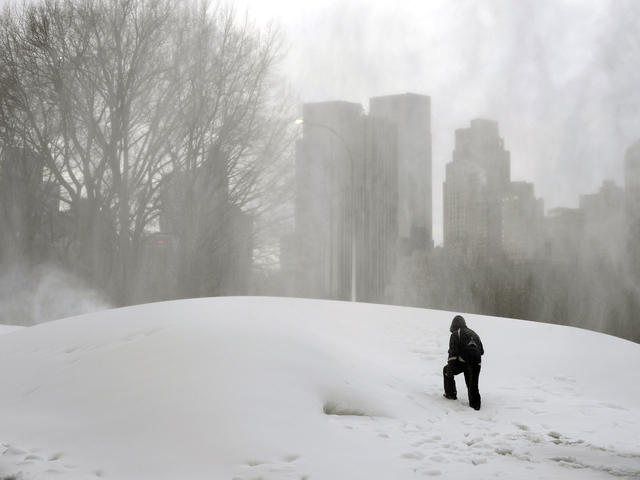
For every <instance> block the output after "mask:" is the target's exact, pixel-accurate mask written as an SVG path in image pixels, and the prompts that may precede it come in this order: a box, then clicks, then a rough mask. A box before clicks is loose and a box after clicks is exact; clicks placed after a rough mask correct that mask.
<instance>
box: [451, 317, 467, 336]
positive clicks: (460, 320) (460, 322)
mask: <svg viewBox="0 0 640 480" xmlns="http://www.w3.org/2000/svg"><path fill="white" fill-rule="evenodd" d="M466 326H467V322H465V321H464V317H463V316H462V315H456V316H455V317H453V320H452V321H451V328H450V329H449V331H450V332H451V333H453V332H455V331H456V330H458V329H459V328H462V327H466Z"/></svg>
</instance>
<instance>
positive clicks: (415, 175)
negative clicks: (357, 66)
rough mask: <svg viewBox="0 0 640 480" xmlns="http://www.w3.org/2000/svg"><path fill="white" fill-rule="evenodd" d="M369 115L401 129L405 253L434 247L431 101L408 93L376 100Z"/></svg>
mask: <svg viewBox="0 0 640 480" xmlns="http://www.w3.org/2000/svg"><path fill="white" fill-rule="evenodd" d="M369 113H370V114H371V115H372V116H376V117H384V118H388V119H389V120H391V121H393V122H394V123H395V124H396V125H397V127H398V177H397V181H398V229H399V235H400V242H401V246H402V251H403V252H404V253H405V254H410V253H411V252H412V251H413V250H416V249H418V250H425V249H430V248H432V247H433V233H432V190H431V183H432V182H431V99H430V98H429V97H428V96H426V95H417V94H414V93H405V94H400V95H387V96H381V97H373V98H371V99H370V101H369Z"/></svg>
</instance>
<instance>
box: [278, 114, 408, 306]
mask: <svg viewBox="0 0 640 480" xmlns="http://www.w3.org/2000/svg"><path fill="white" fill-rule="evenodd" d="M303 116H304V117H303V118H304V124H303V125H304V127H303V128H304V130H303V137H302V139H301V140H299V141H298V143H297V145H296V200H295V233H294V234H293V236H291V237H288V238H285V239H283V242H282V248H283V251H282V252H281V255H282V256H283V257H284V260H283V262H282V264H283V265H286V266H287V267H288V270H290V271H291V270H293V276H294V277H295V288H294V291H295V294H296V295H300V296H308V297H314V298H331V299H341V300H348V299H350V298H351V294H352V291H351V289H352V279H353V276H352V265H353V263H352V260H353V258H354V257H353V253H354V252H355V259H356V262H355V269H356V275H355V279H356V282H355V283H356V286H355V291H356V292H357V299H358V300H362V301H372V302H375V301H380V300H381V298H382V294H383V291H384V287H385V285H386V283H387V281H388V276H389V275H390V274H391V269H392V267H393V253H394V252H395V249H396V243H397V241H396V238H397V219H396V217H397V216H396V208H397V179H396V172H397V170H396V169H397V165H396V126H395V124H393V123H392V122H391V121H389V120H387V119H382V118H375V117H373V116H364V114H363V110H362V107H361V106H360V105H358V104H354V103H349V102H322V103H310V104H305V105H304V106H303ZM287 257H288V258H287ZM291 258H295V261H291Z"/></svg>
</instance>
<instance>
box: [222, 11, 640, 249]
mask: <svg viewBox="0 0 640 480" xmlns="http://www.w3.org/2000/svg"><path fill="white" fill-rule="evenodd" d="M233 5H234V6H235V7H236V8H238V9H239V10H241V11H243V10H244V9H246V10H247V12H248V15H249V17H250V18H252V19H255V20H256V22H258V23H259V24H265V23H267V22H268V21H269V20H273V21H275V22H276V24H277V25H279V26H280V28H281V29H282V31H283V33H284V34H285V36H286V40H287V43H288V47H289V51H288V55H287V57H286V58H285V61H284V64H283V68H282V69H281V74H282V75H283V77H284V79H286V80H287V81H289V82H290V83H291V86H292V89H293V91H294V93H295V94H296V95H297V99H298V102H299V103H300V104H301V103H303V102H315V101H326V100H347V101H353V102H358V103H361V104H363V105H366V103H367V101H366V99H367V98H369V97H372V96H377V95H388V94H393V93H403V92H414V93H419V94H424V95H429V96H430V97H431V104H432V118H431V120H432V138H433V221H434V225H433V228H434V240H435V241H436V244H441V243H442V182H443V181H444V168H445V164H446V163H447V162H449V161H450V160H451V153H452V150H453V144H454V131H455V130H456V129H457V128H463V127H465V126H466V125H468V123H469V121H470V120H471V119H474V118H488V119H492V120H496V121H497V122H498V123H499V126H500V130H501V132H502V135H503V137H504V140H505V148H506V149H507V150H509V151H510V152H511V158H512V178H513V179H514V180H524V181H529V182H533V183H534V184H535V189H536V190H535V192H536V196H538V197H542V198H543V199H544V201H545V209H546V210H547V211H548V210H549V209H551V208H553V207H557V206H567V207H577V206H578V202H579V196H580V195H581V194H586V193H594V192H596V191H598V189H599V187H600V185H601V184H602V181H603V180H606V179H611V180H614V181H615V182H616V183H617V184H618V185H620V186H624V180H623V161H624V153H625V150H626V149H627V147H628V146H629V145H630V144H631V143H633V142H634V141H635V140H637V139H638V138H639V137H640V118H639V117H638V115H637V112H638V111H639V110H640V91H639V90H638V89H637V88H636V85H637V84H638V83H639V82H640V69H638V68H636V67H637V65H638V64H639V63H640V57H639V56H638V53H639V51H638V47H637V46H636V45H635V44H634V41H636V43H637V44H640V33H638V32H637V29H636V24H637V23H638V21H640V3H634V2H631V1H582V2H575V1H553V2H552V1H535V2H533V1H529V0H527V1H522V2H509V1H505V0H501V1H484V2H471V1H453V2H451V1H431V2H424V4H423V3H421V2H416V1H409V2H402V3H397V2H390V1H385V0H375V1H357V0H350V1H346V2H337V1H320V2H314V3H305V4H304V5H303V4H300V3H297V2H293V1H290V0H277V1H273V2H268V4H264V3H261V2H259V1H257V0H238V1H236V2H233Z"/></svg>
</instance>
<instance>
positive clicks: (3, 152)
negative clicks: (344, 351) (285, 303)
mask: <svg viewBox="0 0 640 480" xmlns="http://www.w3.org/2000/svg"><path fill="white" fill-rule="evenodd" d="M0 6H3V13H2V19H1V21H0V43H1V44H0V87H1V88H2V89H1V90H0V207H1V208H0V267H1V271H0V323H6V324H13V323H18V324H25V325H29V324H33V323H39V322H41V321H45V320H51V319H54V318H59V317H63V316H66V315H72V314H76V313H80V312H84V311H90V310H94V309H101V308H105V307H107V306H124V305H132V304H137V303H147V302H155V301H163V300H170V299H180V298H190V297H207V296H226V295H273V296H295V297H310V298H320V299H331V300H356V301H364V302H372V303H390V304H396V305H405V306H415V307H423V308H434V309H443V310H456V311H461V312H471V313H479V314H486V315H495V316H504V317H514V318H523V319H528V320H535V321H542V322H551V323H560V324H566V325H573V326H579V327H584V328H589V329H593V330H598V331H603V332H607V333H612V334H614V335H618V336H621V337H624V338H627V339H631V340H634V341H638V340H639V339H640V324H638V321H637V314H636V313H635V312H636V311H637V308H640V216H639V209H640V151H639V150H638V148H637V147H633V148H632V145H634V144H636V142H637V141H638V140H639V139H640V115H639V114H638V113H639V112H640V89H639V88H638V85H640V68H639V67H640V31H639V30H638V28H637V25H638V24H639V23H640V4H639V3H638V2H635V1H633V0H617V1H614V0H610V1H607V0H597V1H596V0H593V1H569V0H563V1H561V0H557V1H547V0H541V1H532V0H524V1H518V2H514V1H507V0H495V1H480V2H477V1H444V0H442V1H440V0H433V1H428V2H419V1H407V2H391V1H385V0H371V1H356V0H350V1H319V2H312V3H309V2H295V1H291V0H274V1H269V2H264V1H260V0H237V1H235V2H230V3H226V2H220V3H216V2H195V1H193V2H191V1H180V0H158V1H157V2H151V1H134V0H127V1H116V0H100V1H96V2H90V1H79V2H74V1H71V0H60V1H54V0H51V1H43V2H33V3H29V2H25V3H22V2H11V1H7V0H0ZM5 7H6V8H5ZM31 292H35V293H34V295H31ZM62 297H64V298H65V302H60V303H59V304H58V305H56V308H53V306H51V305H52V299H56V298H62ZM53 303H56V302H55V301H54V302H53ZM16 317H20V318H16Z"/></svg>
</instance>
